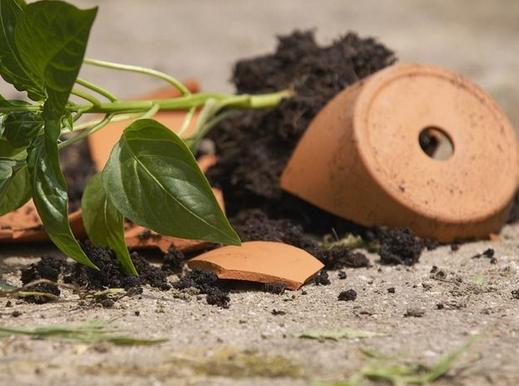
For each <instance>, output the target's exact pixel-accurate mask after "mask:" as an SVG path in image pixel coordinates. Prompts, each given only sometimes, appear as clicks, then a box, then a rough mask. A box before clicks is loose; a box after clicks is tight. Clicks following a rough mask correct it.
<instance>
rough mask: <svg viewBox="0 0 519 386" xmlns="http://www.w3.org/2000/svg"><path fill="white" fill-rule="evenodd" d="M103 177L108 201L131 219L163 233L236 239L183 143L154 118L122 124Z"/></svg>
mask: <svg viewBox="0 0 519 386" xmlns="http://www.w3.org/2000/svg"><path fill="white" fill-rule="evenodd" d="M103 181H104V185H105V191H106V192H107V193H108V195H109V196H110V199H111V201H112V202H113V204H114V205H115V206H116V207H117V209H118V210H119V211H120V212H121V213H122V214H123V216H125V217H126V218H129V219H130V220H132V221H133V222H135V223H137V224H140V225H142V226H145V227H147V228H150V229H152V230H154V231H156V232H158V233H161V234H164V235H172V236H177V237H183V238H188V239H200V240H207V241H211V242H215V243H224V244H239V243H240V239H239V237H238V235H237V234H236V232H235V231H234V230H233V229H232V227H231V226H230V224H229V222H228V221H227V218H226V217H225V215H224V214H223V212H222V210H221V209H220V207H219V205H218V203H217V201H216V199H215V197H214V195H213V192H212V191H211V187H210V186H209V183H208V182H207V180H206V178H205V176H204V174H203V173H202V172H201V171H200V169H199V168H198V165H197V163H196V160H195V158H194V157H193V155H192V154H191V152H190V151H189V149H188V148H187V146H186V145H185V144H184V142H183V141H182V140H181V139H180V138H179V137H178V136H177V135H176V134H174V133H173V132H172V131H171V130H169V129H168V128H167V127H165V126H163V125H162V124H160V123H159V122H157V121H154V120H151V119H142V120H138V121H136V122H134V123H132V124H131V125H130V126H128V127H127V128H126V129H125V131H124V133H123V135H122V136H121V139H120V140H119V142H118V143H117V144H116V145H115V146H114V148H113V150H112V153H111V155H110V158H109V160H108V162H107V164H106V166H105V169H104V171H103Z"/></svg>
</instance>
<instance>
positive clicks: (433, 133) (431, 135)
mask: <svg viewBox="0 0 519 386" xmlns="http://www.w3.org/2000/svg"><path fill="white" fill-rule="evenodd" d="M418 143H420V147H421V148H422V150H423V152H424V153H425V154H427V155H428V156H429V157H431V158H432V159H435V160H440V161H445V160H447V159H449V158H451V157H452V155H453V154H454V144H453V143H452V140H451V139H450V137H449V135H448V134H447V133H446V132H445V131H443V130H442V129H440V128H439V127H436V126H428V127H426V128H424V129H423V130H422V131H420V135H419V136H418Z"/></svg>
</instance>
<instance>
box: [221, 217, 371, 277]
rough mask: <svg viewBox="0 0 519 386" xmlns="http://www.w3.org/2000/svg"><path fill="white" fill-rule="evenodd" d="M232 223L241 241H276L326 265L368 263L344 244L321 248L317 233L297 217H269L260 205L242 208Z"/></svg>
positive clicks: (356, 265)
mask: <svg viewBox="0 0 519 386" xmlns="http://www.w3.org/2000/svg"><path fill="white" fill-rule="evenodd" d="M231 221H232V223H233V226H234V228H235V229H236V231H237V232H238V234H239V235H240V237H241V239H242V241H252V240H264V241H279V242H283V243H287V244H290V245H293V246H296V247H298V248H301V249H304V250H306V251H307V252H308V253H310V254H312V255H314V256H315V257H317V258H318V259H319V260H321V262H322V263H323V264H324V265H325V266H326V268H327V269H341V268H361V267H369V260H368V258H367V257H366V256H365V255H364V254H362V253H360V252H351V251H350V250H349V249H347V248H345V247H340V246H336V247H333V248H331V249H326V248H322V247H321V246H320V244H319V240H318V238H317V237H316V235H312V234H311V233H308V232H305V231H304V229H303V226H302V225H301V224H298V223H297V222H296V220H293V219H286V218H277V219H274V218H270V217H268V215H267V213H265V211H263V210H261V209H251V210H242V211H240V212H239V213H238V214H237V215H236V216H235V217H234V218H232V220H231Z"/></svg>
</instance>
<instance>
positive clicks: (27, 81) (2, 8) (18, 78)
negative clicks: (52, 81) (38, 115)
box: [0, 0, 45, 100]
mask: <svg viewBox="0 0 519 386" xmlns="http://www.w3.org/2000/svg"><path fill="white" fill-rule="evenodd" d="M25 8H26V5H25V1H23V0H0V75H1V76H2V78H4V79H5V81H6V82H9V83H11V84H12V85H13V86H14V87H16V89H18V90H20V91H27V92H28V94H29V97H31V98H32V99H34V100H41V99H43V98H44V95H45V93H44V92H43V89H42V88H41V86H40V85H38V84H37V82H36V81H35V80H34V79H32V77H31V74H30V73H29V71H28V70H27V68H26V66H25V65H24V63H23V60H22V59H21V57H20V54H19V52H18V48H17V46H16V42H15V29H16V24H17V20H18V18H19V17H20V16H21V15H22V14H23V12H24V9H25Z"/></svg>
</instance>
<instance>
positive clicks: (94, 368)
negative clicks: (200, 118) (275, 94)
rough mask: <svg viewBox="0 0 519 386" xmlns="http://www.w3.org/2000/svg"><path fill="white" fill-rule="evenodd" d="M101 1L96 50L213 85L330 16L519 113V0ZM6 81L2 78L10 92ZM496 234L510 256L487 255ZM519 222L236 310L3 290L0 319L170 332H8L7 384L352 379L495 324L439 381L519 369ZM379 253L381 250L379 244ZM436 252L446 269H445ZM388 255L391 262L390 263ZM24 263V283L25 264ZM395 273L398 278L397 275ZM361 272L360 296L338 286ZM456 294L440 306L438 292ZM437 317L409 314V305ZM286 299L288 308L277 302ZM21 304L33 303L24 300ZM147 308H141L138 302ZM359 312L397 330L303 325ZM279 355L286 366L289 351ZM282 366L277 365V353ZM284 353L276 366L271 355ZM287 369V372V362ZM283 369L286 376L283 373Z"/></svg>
mask: <svg viewBox="0 0 519 386" xmlns="http://www.w3.org/2000/svg"><path fill="white" fill-rule="evenodd" d="M74 3H76V4H78V5H80V6H82V7H87V6H91V5H94V4H99V5H100V12H99V17H98V20H97V22H96V25H95V28H94V31H93V34H92V41H91V43H90V46H89V49H88V54H89V55H90V56H92V57H96V58H100V59H107V60H113V61H120V62H126V63H133V64H140V65H145V66H151V67H154V68H157V69H160V70H163V71H167V72H170V73H172V74H174V75H176V76H178V77H179V78H187V77H196V78H198V79H200V81H201V82H202V84H203V86H204V88H205V89H207V90H209V89H210V90H223V91H232V88H231V86H230V85H229V83H228V82H227V80H228V78H229V76H230V66H231V65H232V63H233V62H234V61H235V60H236V59H238V58H241V57H245V56H250V55H255V54H261V53H264V52H267V51H270V50H272V49H273V47H274V46H275V38H274V36H275V35H276V34H283V33H287V32H289V31H291V30H292V29H294V28H316V29H317V31H318V32H317V36H318V39H319V40H320V41H321V42H329V41H331V40H332V39H333V38H334V37H335V36H337V35H339V34H341V33H344V32H346V31H348V30H356V31H358V32H359V33H361V34H363V35H374V36H377V37H379V38H380V39H381V40H382V41H383V42H385V43H386V44H387V45H388V46H390V47H392V48H394V49H395V50H396V52H397V54H398V56H399V57H400V58H401V59H402V60H405V61H413V62H432V63H437V64H440V65H443V66H446V67H449V68H452V69H454V70H456V71H459V72H461V73H463V74H465V75H467V76H469V77H470V78H472V79H474V80H475V81H476V82H477V83H479V84H480V85H481V86H482V87H483V88H484V89H485V90H487V91H488V92H489V93H490V94H491V95H493V96H494V97H495V98H496V99H497V100H498V102H499V103H500V104H501V105H502V106H503V107H504V108H505V109H506V110H507V111H508V113H509V114H510V117H511V119H512V121H513V122H514V123H515V124H516V127H517V126H519V112H518V111H519V110H518V109H517V108H516V106H517V104H518V103H519V89H518V88H519V82H518V80H519V79H518V77H519V75H518V74H519V54H518V53H519V39H517V36H518V33H519V2H518V1H516V0H500V1H486V0H467V1H447V0H445V1H414V0H388V1H375V0H370V1H362V2H360V1H358V2H351V1H350V2H347V1H340V0H329V1H310V0H285V1H274V0H264V1H261V2H258V1H249V0H240V1H238V0H219V1H214V0H197V1H196V2H195V1H188V0H186V1H172V0H149V1H143V0H105V1H93V0H75V1H74ZM83 75H84V77H86V78H88V79H90V80H92V81H96V82H98V83H100V84H103V85H105V86H106V87H108V88H110V89H112V90H113V91H115V92H116V93H117V94H119V95H120V96H132V95H137V94H140V93H142V92H145V91H148V90H149V89H150V88H153V87H156V86H157V85H158V83H157V82H156V81H153V80H150V79H147V78H145V77H142V76H137V75H128V74H126V75H122V76H119V75H118V74H114V73H112V72H110V71H107V70H99V69H92V68H85V71H84V72H83ZM3 90H5V87H2V93H3V94H5V95H8V94H6V92H5V91H3ZM487 247H493V248H495V249H496V256H497V261H498V263H497V264H496V265H492V264H490V263H489V261H488V260H487V259H472V258H471V257H472V256H473V255H474V254H475V253H477V252H481V251H483V250H484V249H485V248H487ZM1 248H2V250H1V251H0V273H1V272H5V271H14V272H16V269H17V267H18V266H19V264H26V263H28V262H29V260H26V259H20V258H16V257H15V256H18V255H22V254H23V255H38V254H41V253H42V252H45V253H47V252H49V253H52V252H53V250H52V249H48V248H47V249H45V248H44V249H42V248H41V247H37V248H36V249H33V248H31V247H29V246H27V247H26V248H25V247H22V249H21V250H20V249H18V250H16V251H13V250H12V249H8V248H6V247H5V246H2V247H1ZM518 252H519V225H515V226H511V227H507V228H506V229H505V231H504V232H503V235H502V239H501V241H496V242H492V243H490V242H480V243H472V244H469V245H466V246H463V247H462V248H461V250H460V251H458V252H456V253H452V252H451V251H449V249H448V248H446V247H444V248H440V249H438V250H436V251H433V252H427V253H426V254H425V255H424V256H423V258H422V260H421V262H420V263H419V264H418V265H417V266H415V267H413V268H388V267H379V266H378V265H376V263H375V266H374V267H373V268H371V269H360V270H348V279H347V280H345V281H342V280H338V279H337V278H336V275H335V274H332V285H330V286H326V287H316V286H314V285H309V286H307V287H305V290H306V291H307V295H303V294H302V292H296V293H290V292H288V293H286V294H284V295H282V296H276V295H270V294H263V293H260V292H254V291H252V292H251V291H243V292H239V293H235V294H232V295H231V298H232V305H231V308H230V309H229V310H221V309H218V308H214V307H210V306H207V305H206V304H205V301H204V300H203V298H202V299H198V298H197V297H196V296H184V295H182V294H177V295H176V296H174V293H172V292H165V293H162V292H159V291H155V290H151V289H147V290H146V291H145V293H144V295H143V296H142V298H139V297H136V298H128V299H124V300H122V301H120V302H119V303H117V304H116V306H115V308H114V309H100V308H94V309H89V308H85V307H81V306H79V305H78V303H77V297H76V296H75V295H73V294H70V293H68V294H66V297H65V300H64V301H61V302H59V303H54V304H49V305H45V306H35V305H27V304H24V303H21V302H15V304H14V305H13V307H11V308H7V307H4V305H5V302H4V301H3V300H2V301H1V302H0V325H33V324H54V323H63V322H67V323H80V322H84V321H86V320H91V319H92V318H99V319H103V320H109V319H115V322H114V325H115V326H116V327H117V328H119V329H121V330H122V331H123V332H125V333H128V334H133V335H138V336H143V337H166V338H168V339H169V341H168V342H167V343H165V344H163V345H160V346H153V347H147V348H117V347H114V346H110V345H94V346H88V347H87V346H84V345H78V344H71V343H63V342H55V341H38V340H30V339H28V338H23V337H16V338H9V339H4V340H0V385H33V384H39V385H59V384H63V385H65V384H76V385H107V384H137V385H141V384H142V385H149V384H153V385H169V384H173V385H176V384H189V385H223V384H243V385H245V384H247V385H248V384H261V385H273V384H277V385H306V384H312V383H314V382H315V381H317V380H340V379H344V378H346V377H348V376H350V375H352V374H354V373H355V372H356V371H358V370H359V368H361V367H362V366H363V365H365V364H366V363H367V362H368V361H369V359H367V358H366V357H365V356H363V355H362V353H361V349H375V350H377V351H380V352H382V353H384V354H387V355H393V356H397V357H399V358H401V359H408V360H413V361H419V362H423V363H427V364H431V363H434V362H435V361H436V360H438V358H440V357H441V356H442V355H444V354H445V353H448V352H451V351H452V350H454V349H456V348H457V347H459V346H460V345H461V344H463V342H465V341H466V340H467V339H468V338H469V337H470V336H472V335H476V334H477V335H480V336H481V337H480V339H479V340H478V341H477V342H476V343H475V344H474V345H473V346H472V347H471V348H470V349H469V350H468V352H467V353H465V354H464V355H463V356H462V357H461V359H460V361H459V362H458V363H457V364H456V365H455V366H454V368H453V369H452V370H451V371H450V372H449V378H446V379H444V380H441V381H440V382H439V384H445V385H447V384H459V385H491V384H494V385H517V384H519V365H518V361H517V358H518V357H519V318H518V315H519V300H516V299H513V298H512V296H511V291H512V289H515V288H518V287H519V273H518V267H519V253H518ZM372 258H373V259H374V257H372ZM433 265H436V266H438V267H440V269H442V270H443V271H444V272H445V273H446V278H445V279H442V280H439V279H438V278H437V277H431V274H430V271H431V267H432V266H433ZM379 268H380V269H379ZM4 277H7V278H8V279H10V280H12V281H13V282H15V283H16V275H15V273H10V274H8V275H7V276H4ZM389 287H395V290H396V293H395V294H389V293H388V292H387V288H389ZM347 288H354V289H356V290H357V291H358V293H359V297H358V299H357V300H356V301H354V302H338V301H337V300H336V299H337V295H338V293H339V292H340V291H341V290H344V289H347ZM439 303H441V304H443V306H444V308H443V309H438V304H439ZM416 308H418V309H422V310H423V311H424V312H425V314H424V315H423V316H422V317H419V318H416V317H404V314H405V313H406V312H407V310H408V309H416ZM273 309H276V310H282V311H285V312H286V314H285V315H278V316H274V315H272V313H271V312H272V310H273ZM15 310H16V311H20V312H21V315H20V316H19V317H17V318H15V317H13V316H12V312H13V311H15ZM135 311H140V316H136V315H135ZM346 327H348V328H357V329H363V330H368V331H373V332H379V333H383V334H385V335H384V336H380V337H373V338H369V339H362V340H341V341H339V342H331V341H326V342H319V341H307V340H301V339H299V338H297V337H295V335H296V334H298V333H300V332H302V331H307V330H314V329H322V330H337V329H341V328H346ZM274 364H278V365H279V366H277V367H276V366H275V365H274ZM273 368H275V369H277V370H276V371H272V369H273ZM269 369H270V371H269ZM275 376H276V377H275ZM277 376H280V377H277Z"/></svg>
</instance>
